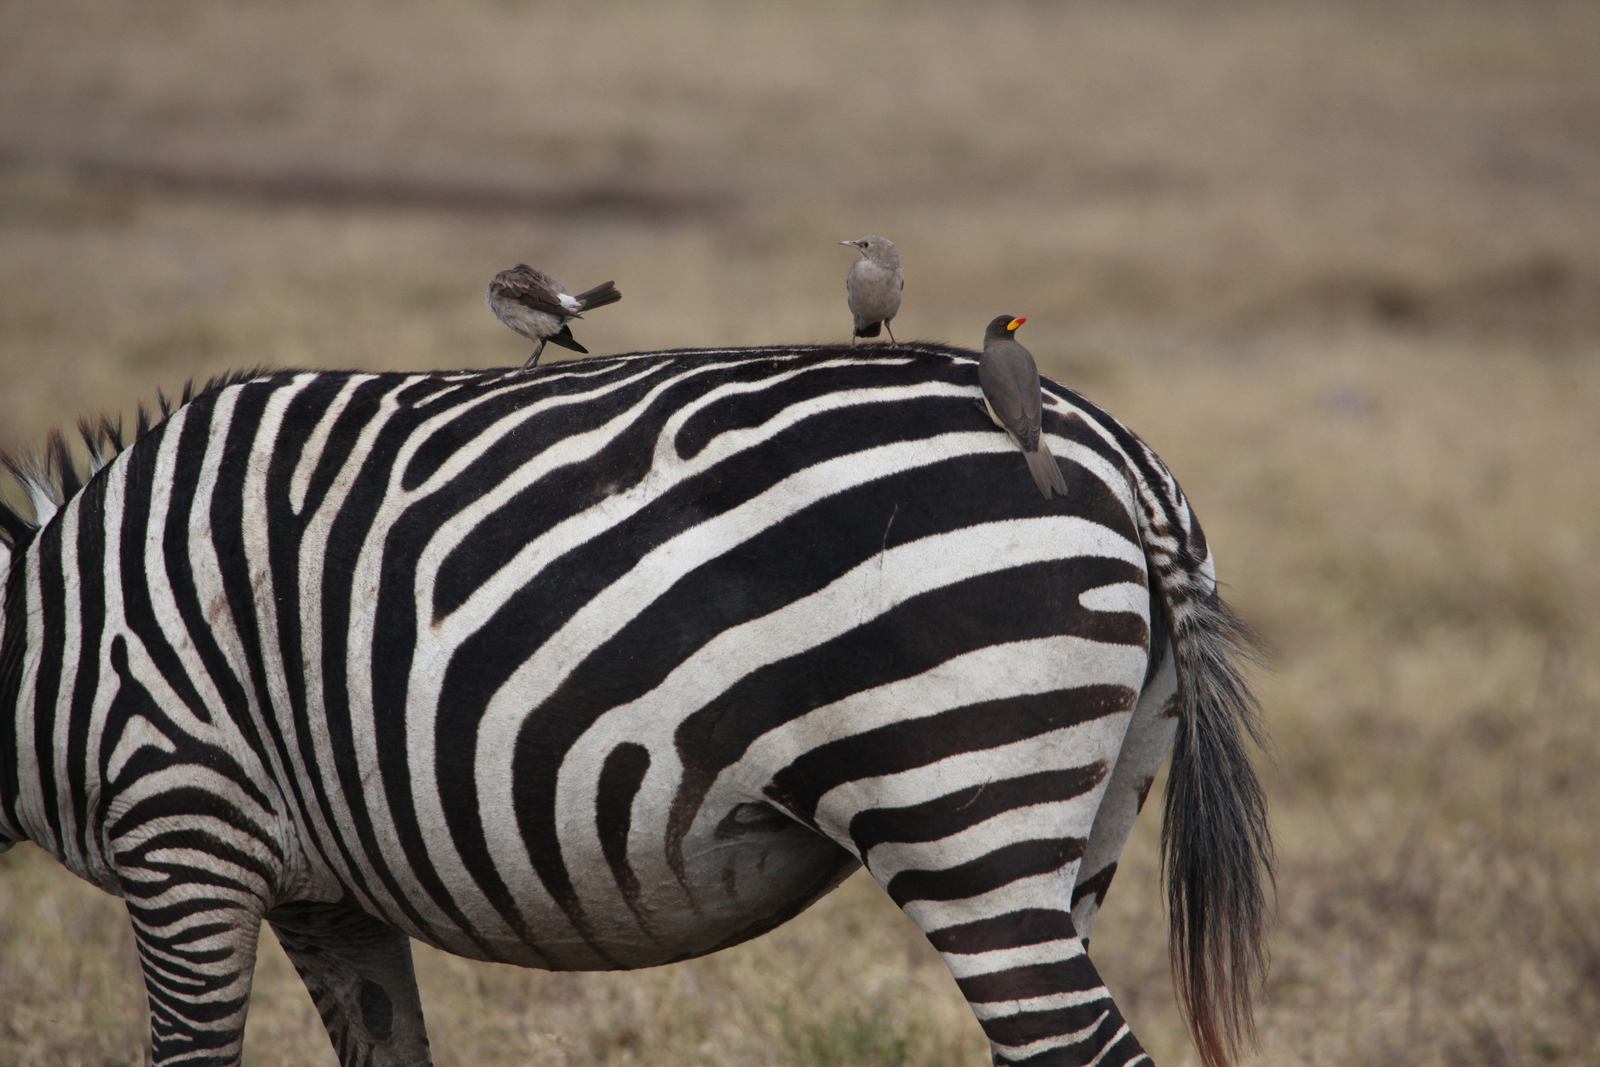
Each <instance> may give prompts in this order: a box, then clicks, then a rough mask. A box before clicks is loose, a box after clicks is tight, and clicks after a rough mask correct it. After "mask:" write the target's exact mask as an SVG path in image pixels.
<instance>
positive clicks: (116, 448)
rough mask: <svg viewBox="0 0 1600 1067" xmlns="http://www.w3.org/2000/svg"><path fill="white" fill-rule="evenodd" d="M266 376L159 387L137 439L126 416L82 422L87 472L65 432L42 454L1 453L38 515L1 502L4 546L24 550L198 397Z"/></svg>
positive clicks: (142, 415) (0, 460)
mask: <svg viewBox="0 0 1600 1067" xmlns="http://www.w3.org/2000/svg"><path fill="white" fill-rule="evenodd" d="M263 373H264V371H263V370H262V369H261V368H252V369H249V370H234V371H229V372H228V373H226V374H221V375H217V376H216V377H213V378H211V379H210V380H209V381H207V382H206V383H205V385H203V386H202V387H201V388H199V389H198V390H197V389H195V387H194V381H193V380H192V379H191V380H189V381H187V382H184V383H183V391H182V392H181V393H179V394H178V396H177V397H176V398H172V397H168V396H167V395H166V394H165V393H163V392H162V391H161V390H159V389H158V390H156V406H155V408H153V409H152V408H147V407H145V405H144V404H143V403H141V404H140V405H139V407H138V413H137V414H136V415H135V417H134V425H133V432H132V434H131V435H129V434H127V433H125V431H124V430H123V425H122V416H121V415H118V416H117V417H116V419H115V420H114V421H113V420H112V419H111V418H110V417H109V416H107V415H101V416H100V417H99V418H98V419H86V418H85V419H79V420H78V436H79V437H80V438H82V440H83V445H84V448H85V449H86V450H87V452H88V455H89V463H88V468H87V469H86V470H80V469H79V467H78V461H77V459H76V458H74V456H73V455H72V448H71V446H69V445H68V444H67V439H66V437H65V436H63V435H62V433H61V431H60V430H59V429H52V430H51V431H50V434H49V436H48V437H46V438H45V445H44V448H43V449H42V450H40V451H37V452H25V453H20V454H8V453H6V452H3V451H0V466H4V467H5V469H6V470H7V471H9V472H10V474H11V477H12V478H14V479H15V480H16V482H17V485H18V487H19V488H21V490H22V492H23V495H25V496H26V497H27V498H28V503H29V504H30V505H32V507H33V517H32V518H29V517H28V516H26V515H24V514H22V512H20V511H18V510H16V508H14V507H12V506H11V505H10V504H7V503H6V502H5V501H4V500H0V542H4V545H5V547H8V548H9V549H10V550H11V551H12V552H13V553H17V552H21V551H22V550H23V549H24V548H26V547H27V546H28V544H29V542H31V541H32V540H33V538H34V535H35V534H37V533H38V532H39V530H40V529H41V528H42V527H44V526H45V524H47V523H48V522H49V521H50V519H51V518H52V517H53V516H54V515H55V513H56V512H57V511H59V510H60V509H61V507H62V506H63V505H65V504H66V503H67V501H69V500H71V499H72V498H73V497H74V496H76V495H77V494H78V493H79V492H80V491H81V490H82V489H83V487H84V485H86V484H87V483H88V482H89V481H90V479H92V478H93V477H94V476H95V475H96V474H98V473H99V472H100V470H101V468H103V467H104V466H105V465H106V464H107V463H110V462H111V461H112V460H113V459H116V458H117V456H118V455H120V454H121V453H122V452H123V451H124V450H125V449H127V448H128V447H129V446H131V445H132V444H133V443H134V442H135V441H137V440H139V438H141V437H143V436H144V435H145V434H147V433H149V432H150V430H151V429H152V428H154V427H156V426H159V425H161V423H162V422H164V421H165V420H166V419H167V418H168V417H169V416H170V415H171V414H172V413H173V412H174V411H176V410H177V409H178V408H181V407H183V406H184V405H185V404H187V403H189V402H190V401H192V400H194V399H195V397H197V396H202V395H204V394H206V393H209V392H211V391H213V390H215V389H223V388H226V387H227V386H230V385H237V384H238V383H240V382H247V381H250V380H251V379H254V378H258V377H260V376H261V375H262V374H263Z"/></svg>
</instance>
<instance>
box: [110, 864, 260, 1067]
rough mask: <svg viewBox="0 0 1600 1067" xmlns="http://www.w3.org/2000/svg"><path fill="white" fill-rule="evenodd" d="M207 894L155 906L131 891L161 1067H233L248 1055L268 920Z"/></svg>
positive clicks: (176, 896) (154, 1051) (184, 891)
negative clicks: (247, 1034)
mask: <svg viewBox="0 0 1600 1067" xmlns="http://www.w3.org/2000/svg"><path fill="white" fill-rule="evenodd" d="M124 885H125V886H127V885H128V882H127V880H126V879H125V880H124ZM207 888H214V887H205V886H192V885H191V886H187V887H180V888H179V890H178V891H177V892H174V893H170V894H161V897H162V898H164V899H159V900H156V901H152V900H150V899H149V898H141V897H140V896H138V895H135V893H134V892H128V891H127V890H126V889H125V893H126V896H127V902H128V914H129V916H130V917H131V918H132V920H133V936H134V941H135V943H136V944H137V946H138V950H139V965H140V967H141V969H142V970H143V971H144V986H145V993H146V995H147V997H148V998H149V1002H150V1046H151V1055H152V1062H153V1063H154V1065H155V1067H230V1065H232V1064H237V1063H238V1062H239V1060H240V1056H241V1054H242V1052H243V1049H244V1020H245V1013H246V1011H247V1010H248V1009H249V1007H250V984H251V979H252V978H253V977H254V974H255V966H256V938H257V936H258V934H259V933H260V930H261V917H260V915H259V914H257V913H252V912H251V911H250V910H248V909H246V908H240V907H238V906H236V904H235V902H232V901H227V900H219V899H217V898H216V897H214V896H210V895H209V894H207V893H206V892H205V891H204V890H205V889H207Z"/></svg>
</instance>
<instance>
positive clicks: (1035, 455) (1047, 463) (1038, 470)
mask: <svg viewBox="0 0 1600 1067" xmlns="http://www.w3.org/2000/svg"><path fill="white" fill-rule="evenodd" d="M1022 455H1023V457H1024V458H1025V459H1026V460H1027V461H1028V473H1029V474H1031V475H1033V484H1034V485H1037V486H1038V487H1039V492H1041V493H1043V494H1044V498H1045V499H1046V500H1049V499H1050V492H1051V490H1054V491H1055V494H1056V496H1061V497H1064V496H1066V495H1067V480H1066V479H1065V478H1063V477H1062V476H1061V465H1060V464H1058V463H1057V462H1056V458H1055V457H1054V456H1052V455H1051V454H1050V449H1049V447H1048V446H1047V445H1046V444H1045V443H1044V442H1043V441H1040V442H1039V450H1038V451H1037V452H1024V453H1023V454H1022Z"/></svg>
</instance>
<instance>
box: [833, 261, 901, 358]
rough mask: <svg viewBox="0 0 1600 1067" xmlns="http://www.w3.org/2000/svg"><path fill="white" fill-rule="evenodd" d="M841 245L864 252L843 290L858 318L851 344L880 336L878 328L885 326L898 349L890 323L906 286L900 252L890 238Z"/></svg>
mask: <svg viewBox="0 0 1600 1067" xmlns="http://www.w3.org/2000/svg"><path fill="white" fill-rule="evenodd" d="M839 243H840V244H842V245H849V246H850V247H851V248H855V249H858V250H860V252H861V258H860V259H858V260H856V261H855V262H854V263H852V264H850V273H849V274H847V275H845V279H844V289H845V292H846V293H848V294H849V297H850V313H851V314H852V315H854V316H855V317H856V323H855V331H854V332H853V333H851V335H850V343H851V344H855V343H856V338H857V337H876V336H878V327H879V325H882V326H884V327H885V328H887V329H888V330H889V343H890V344H892V345H895V346H896V347H898V346H899V344H900V342H898V341H896V340H895V339H894V328H893V327H891V326H889V323H890V322H891V321H892V320H893V319H894V317H895V315H897V314H898V313H899V311H900V292H901V290H903V289H904V288H905V287H906V278H905V275H904V274H902V273H901V272H900V252H899V250H898V249H896V248H895V246H894V242H893V241H891V240H889V239H888V238H887V237H863V238H861V239H859V240H856V241H840V242H839Z"/></svg>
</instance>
